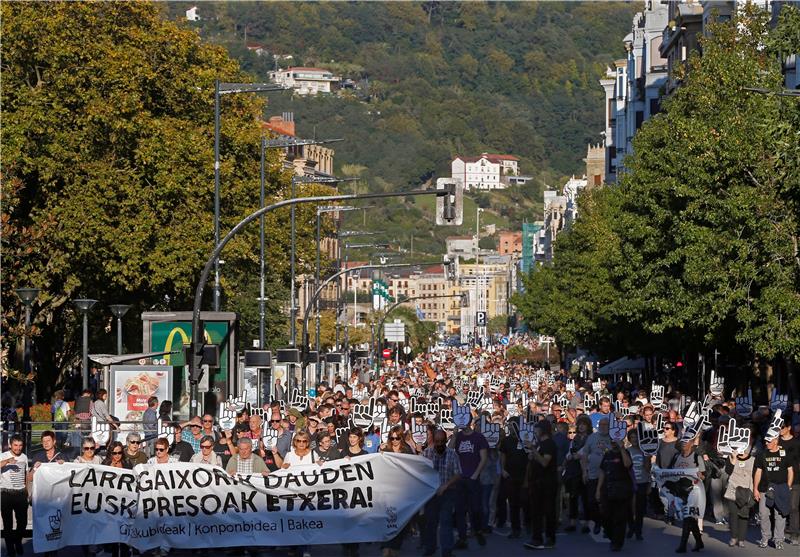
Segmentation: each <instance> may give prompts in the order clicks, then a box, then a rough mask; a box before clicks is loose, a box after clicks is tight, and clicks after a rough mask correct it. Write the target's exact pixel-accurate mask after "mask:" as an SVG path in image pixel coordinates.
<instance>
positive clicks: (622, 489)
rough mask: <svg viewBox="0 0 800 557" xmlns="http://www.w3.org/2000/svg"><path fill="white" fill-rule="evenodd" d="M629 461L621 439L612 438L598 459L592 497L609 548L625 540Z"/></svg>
mask: <svg viewBox="0 0 800 557" xmlns="http://www.w3.org/2000/svg"><path fill="white" fill-rule="evenodd" d="M600 423H603V422H600ZM634 433H635V432H634ZM631 465H632V462H631V457H630V454H628V451H627V449H625V446H624V445H623V442H622V441H615V442H612V444H611V446H610V447H609V449H608V451H606V453H605V454H604V455H603V458H602V460H601V461H600V469H599V470H598V476H597V487H596V492H595V499H596V500H597V501H600V508H601V512H602V514H603V515H604V516H605V530H606V533H607V534H608V539H609V540H610V541H611V551H621V550H622V546H623V544H624V543H625V528H626V526H627V525H628V520H629V517H630V514H631V504H632V500H633V479H632V478H631V474H630V468H631Z"/></svg>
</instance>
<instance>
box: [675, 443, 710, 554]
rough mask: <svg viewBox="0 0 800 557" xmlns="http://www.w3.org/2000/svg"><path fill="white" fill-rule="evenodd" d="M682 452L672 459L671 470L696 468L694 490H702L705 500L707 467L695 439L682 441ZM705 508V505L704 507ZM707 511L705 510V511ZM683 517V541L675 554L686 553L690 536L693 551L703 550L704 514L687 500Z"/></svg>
mask: <svg viewBox="0 0 800 557" xmlns="http://www.w3.org/2000/svg"><path fill="white" fill-rule="evenodd" d="M679 443H680V452H679V453H677V454H676V455H675V456H673V457H672V461H671V462H670V464H669V468H670V469H675V468H677V469H681V468H694V469H696V470H697V482H699V483H695V485H694V487H692V489H693V490H698V489H699V490H701V491H702V492H703V498H704V499H705V488H704V487H703V483H702V482H703V479H704V478H705V472H706V465H705V462H704V461H703V459H702V458H701V457H700V455H698V454H697V452H696V451H695V448H694V444H695V438H694V437H692V438H689V437H684V438H683V439H681V440H680V442H679ZM678 498H679V499H683V498H682V497H680V496H678ZM703 506H704V507H705V505H703ZM703 510H705V509H703ZM682 511H683V512H682V513H681V514H682V516H683V523H682V530H681V541H680V545H679V546H678V549H676V550H675V553H686V544H687V543H688V542H689V534H691V535H692V536H693V537H694V549H693V551H700V550H701V549H703V547H704V545H703V536H702V532H701V531H700V525H699V523H698V521H699V520H700V519H702V518H703V514H704V513H703V512H700V511H699V509H698V510H697V513H696V514H695V513H694V512H693V509H692V505H690V504H689V498H688V497H687V499H686V505H685V506H684V507H683V509H682Z"/></svg>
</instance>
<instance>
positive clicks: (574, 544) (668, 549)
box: [2, 519, 800, 557]
mask: <svg viewBox="0 0 800 557" xmlns="http://www.w3.org/2000/svg"><path fill="white" fill-rule="evenodd" d="M507 534H508V532H507V531H502V530H498V531H495V532H493V533H492V534H490V535H489V536H487V543H486V546H484V547H481V546H479V545H478V543H477V541H475V540H474V539H472V538H470V540H469V548H468V549H466V550H459V551H456V552H455V553H454V555H455V556H456V557H478V556H487V555H490V556H492V557H500V556H502V557H513V556H516V555H534V554H539V553H541V554H552V555H559V556H561V557H568V556H572V555H576V556H577V555H605V554H611V552H610V549H609V544H608V540H605V539H603V537H602V535H594V534H580V533H575V532H573V533H570V534H566V533H561V532H559V534H558V536H557V538H556V547H555V549H547V550H540V551H531V550H527V549H525V548H524V547H523V546H522V543H523V541H524V540H510V539H508V538H507V537H506V536H507ZM679 538H680V529H679V528H678V527H676V526H668V525H666V524H664V523H663V522H660V521H655V520H651V519H646V520H645V531H644V540H643V541H638V542H637V541H635V540H626V541H625V547H624V548H623V550H622V552H621V553H614V555H619V554H623V555H625V554H627V555H635V556H636V557H663V556H665V555H674V554H675V548H677V547H678V541H679ZM758 538H759V532H758V529H757V528H755V527H752V526H751V527H750V530H749V532H748V538H747V546H746V547H744V548H738V547H737V548H730V547H728V545H727V543H728V539H729V535H728V530H727V527H726V526H716V525H714V524H706V526H705V534H704V536H703V542H704V544H705V549H703V551H702V552H701V553H700V554H701V555H707V556H723V555H725V556H741V557H750V556H761V555H763V556H765V557H766V556H778V555H783V556H786V557H789V556H792V557H796V556H798V555H800V547H798V546H790V545H785V546H784V550H783V551H778V550H776V549H774V548H772V547H769V548H767V549H761V548H759V547H758V546H757V545H756V544H755V542H756V541H758ZM418 545H419V538H418V537H409V538H406V540H405V542H404V544H403V549H402V551H401V552H400V555H401V556H402V557H419V556H420V555H421V554H422V551H421V550H420V549H419V548H418ZM692 547H693V542H692V541H691V538H690V542H689V549H690V552H689V554H692V553H691V548H692ZM24 549H25V555H33V554H34V553H33V544H32V542H31V540H26V541H25V544H24ZM2 550H3V551H2V554H3V555H4V556H5V555H7V552H6V549H5V543H4V544H3V546H2ZM243 553H244V552H243V551H242V552H240V551H236V552H233V551H231V552H228V551H225V550H214V549H209V550H206V551H204V552H202V554H204V555H207V556H216V555H231V557H233V556H236V555H242V554H243ZM200 554H201V552H199V551H198V550H173V551H172V552H171V553H170V555H171V556H176V557H178V556H184V555H195V556H197V555H200ZM58 555H59V557H83V552H82V551H81V549H80V548H76V547H70V548H65V549H62V550H61V551H59V552H58ZM99 555H101V556H104V555H109V553H100V554H99ZM251 555H254V553H251ZM285 555H287V550H286V548H276V549H265V550H263V551H260V552H258V557H272V556H280V557H283V556H285ZM311 555H312V556H313V557H342V556H343V555H345V554H344V552H343V551H342V548H341V546H336V545H326V546H314V547H311ZM360 555H361V556H362V557H377V556H380V555H381V550H380V544H377V543H373V544H361V551H360ZM437 555H438V554H437ZM298 557H299V556H298Z"/></svg>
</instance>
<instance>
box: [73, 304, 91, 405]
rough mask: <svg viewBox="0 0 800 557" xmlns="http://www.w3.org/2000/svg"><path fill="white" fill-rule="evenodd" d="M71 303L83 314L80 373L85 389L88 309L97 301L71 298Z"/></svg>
mask: <svg viewBox="0 0 800 557" xmlns="http://www.w3.org/2000/svg"><path fill="white" fill-rule="evenodd" d="M72 303H73V304H75V307H76V308H77V309H78V311H79V312H81V315H83V362H82V366H83V369H82V370H81V373H82V375H83V388H84V390H85V389H88V388H89V311H91V309H92V306H94V305H95V304H96V303H97V300H92V299H91V298H81V299H78V300H72Z"/></svg>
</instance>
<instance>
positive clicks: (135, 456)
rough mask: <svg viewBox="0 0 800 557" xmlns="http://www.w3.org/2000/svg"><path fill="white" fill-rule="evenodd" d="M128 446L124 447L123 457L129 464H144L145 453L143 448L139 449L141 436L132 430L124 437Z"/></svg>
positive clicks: (145, 459) (145, 460)
mask: <svg viewBox="0 0 800 557" xmlns="http://www.w3.org/2000/svg"><path fill="white" fill-rule="evenodd" d="M125 441H126V442H127V444H128V446H127V447H126V448H125V455H124V456H125V459H126V460H127V461H128V462H130V463H131V466H136V465H137V464H144V463H146V462H147V455H146V454H145V452H144V451H143V450H141V446H142V437H141V436H140V435H139V434H138V433H136V432H135V431H132V432H131V433H129V434H128V436H127V437H126V438H125Z"/></svg>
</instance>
